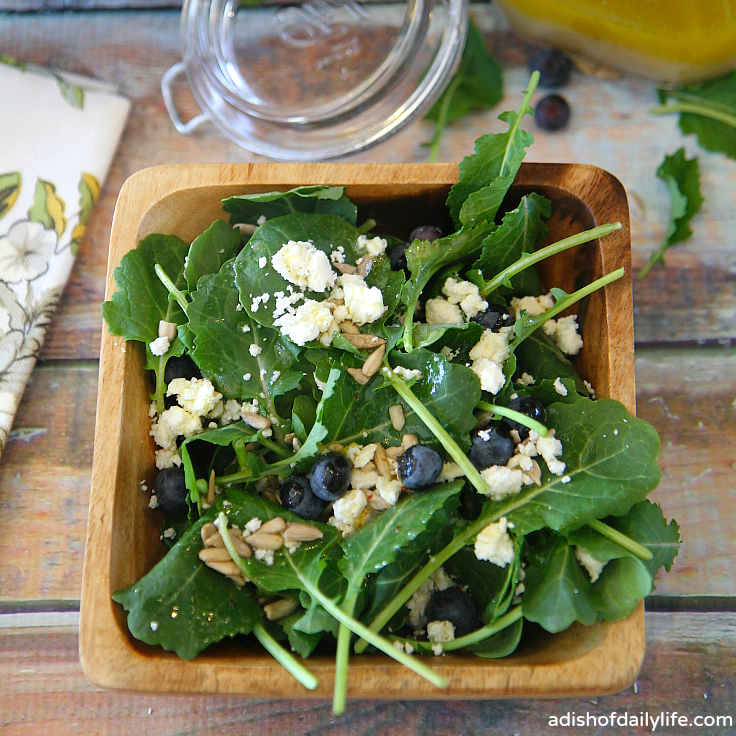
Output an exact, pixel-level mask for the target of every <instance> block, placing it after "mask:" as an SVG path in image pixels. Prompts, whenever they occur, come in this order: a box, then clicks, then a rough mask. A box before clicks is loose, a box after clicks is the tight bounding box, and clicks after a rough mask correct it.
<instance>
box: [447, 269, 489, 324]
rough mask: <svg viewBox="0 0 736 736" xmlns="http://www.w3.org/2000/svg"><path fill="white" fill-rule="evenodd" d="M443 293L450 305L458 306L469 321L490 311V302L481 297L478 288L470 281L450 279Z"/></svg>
mask: <svg viewBox="0 0 736 736" xmlns="http://www.w3.org/2000/svg"><path fill="white" fill-rule="evenodd" d="M442 293H443V294H444V295H445V296H446V297H447V301H448V302H450V304H458V305H459V306H460V309H462V310H463V312H464V313H465V316H466V317H468V319H470V318H472V317H475V315H476V314H478V312H485V311H486V309H488V302H487V301H485V300H484V299H483V297H482V296H481V295H480V293H479V291H478V287H477V286H476V285H475V284H473V283H471V282H470V281H462V280H456V279H453V278H448V279H447V280H446V281H445V284H444V286H443V287H442Z"/></svg>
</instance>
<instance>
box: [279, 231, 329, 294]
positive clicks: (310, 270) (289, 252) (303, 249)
mask: <svg viewBox="0 0 736 736" xmlns="http://www.w3.org/2000/svg"><path fill="white" fill-rule="evenodd" d="M271 265H272V266H273V267H274V269H276V272H277V273H278V274H279V275H280V276H281V277H282V278H284V279H286V281H288V282H290V283H292V284H294V285H296V286H301V287H302V288H306V289H310V290H311V291H317V292H320V293H322V292H325V291H327V289H329V288H331V287H332V286H334V284H335V281H336V280H337V274H336V273H335V272H334V271H333V270H332V266H331V265H330V261H329V259H328V258H327V256H326V255H325V254H324V253H323V252H322V251H321V250H319V249H317V248H315V247H314V245H313V244H312V243H309V242H305V241H303V240H290V241H289V242H288V243H286V245H283V246H282V247H281V248H280V249H279V251H278V252H277V253H275V254H274V255H273V256H272V257H271Z"/></svg>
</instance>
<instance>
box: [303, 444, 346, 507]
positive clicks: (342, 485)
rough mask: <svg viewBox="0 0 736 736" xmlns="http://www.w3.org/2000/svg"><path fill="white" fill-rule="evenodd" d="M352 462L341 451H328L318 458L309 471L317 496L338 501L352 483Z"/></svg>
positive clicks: (313, 489) (310, 483) (310, 482)
mask: <svg viewBox="0 0 736 736" xmlns="http://www.w3.org/2000/svg"><path fill="white" fill-rule="evenodd" d="M350 473H351V468H350V463H349V462H348V460H347V458H346V457H345V456H344V455H341V454H340V453H339V452H326V453H325V454H324V455H320V456H319V457H318V458H317V462H316V463H315V464H314V465H312V469H311V470H310V471H309V475H308V476H307V477H308V478H309V485H310V486H311V488H312V491H313V492H314V495H315V496H317V498H321V499H322V500H323V501H337V499H338V498H340V497H341V496H344V495H345V491H347V490H348V485H349V484H350Z"/></svg>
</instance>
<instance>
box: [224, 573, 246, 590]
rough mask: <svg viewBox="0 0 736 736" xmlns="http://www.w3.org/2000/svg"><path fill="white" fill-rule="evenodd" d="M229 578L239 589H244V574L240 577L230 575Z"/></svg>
mask: <svg viewBox="0 0 736 736" xmlns="http://www.w3.org/2000/svg"><path fill="white" fill-rule="evenodd" d="M227 577H228V578H230V580H232V581H233V582H234V583H235V585H237V586H238V588H242V587H243V586H244V585H245V578H244V577H243V575H242V573H241V574H240V575H228V576H227Z"/></svg>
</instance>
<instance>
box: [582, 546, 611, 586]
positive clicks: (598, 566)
mask: <svg viewBox="0 0 736 736" xmlns="http://www.w3.org/2000/svg"><path fill="white" fill-rule="evenodd" d="M575 557H577V559H578V562H579V563H580V564H581V565H582V566H583V567H584V568H585V569H586V570H587V572H588V575H589V576H590V582H591V583H594V582H595V581H596V580H598V578H599V577H600V575H601V572H602V571H603V568H604V567H605V566H606V563H605V562H598V560H596V559H594V558H593V556H592V555H591V554H590V552H588V550H587V549H583V548H582V547H575Z"/></svg>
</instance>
